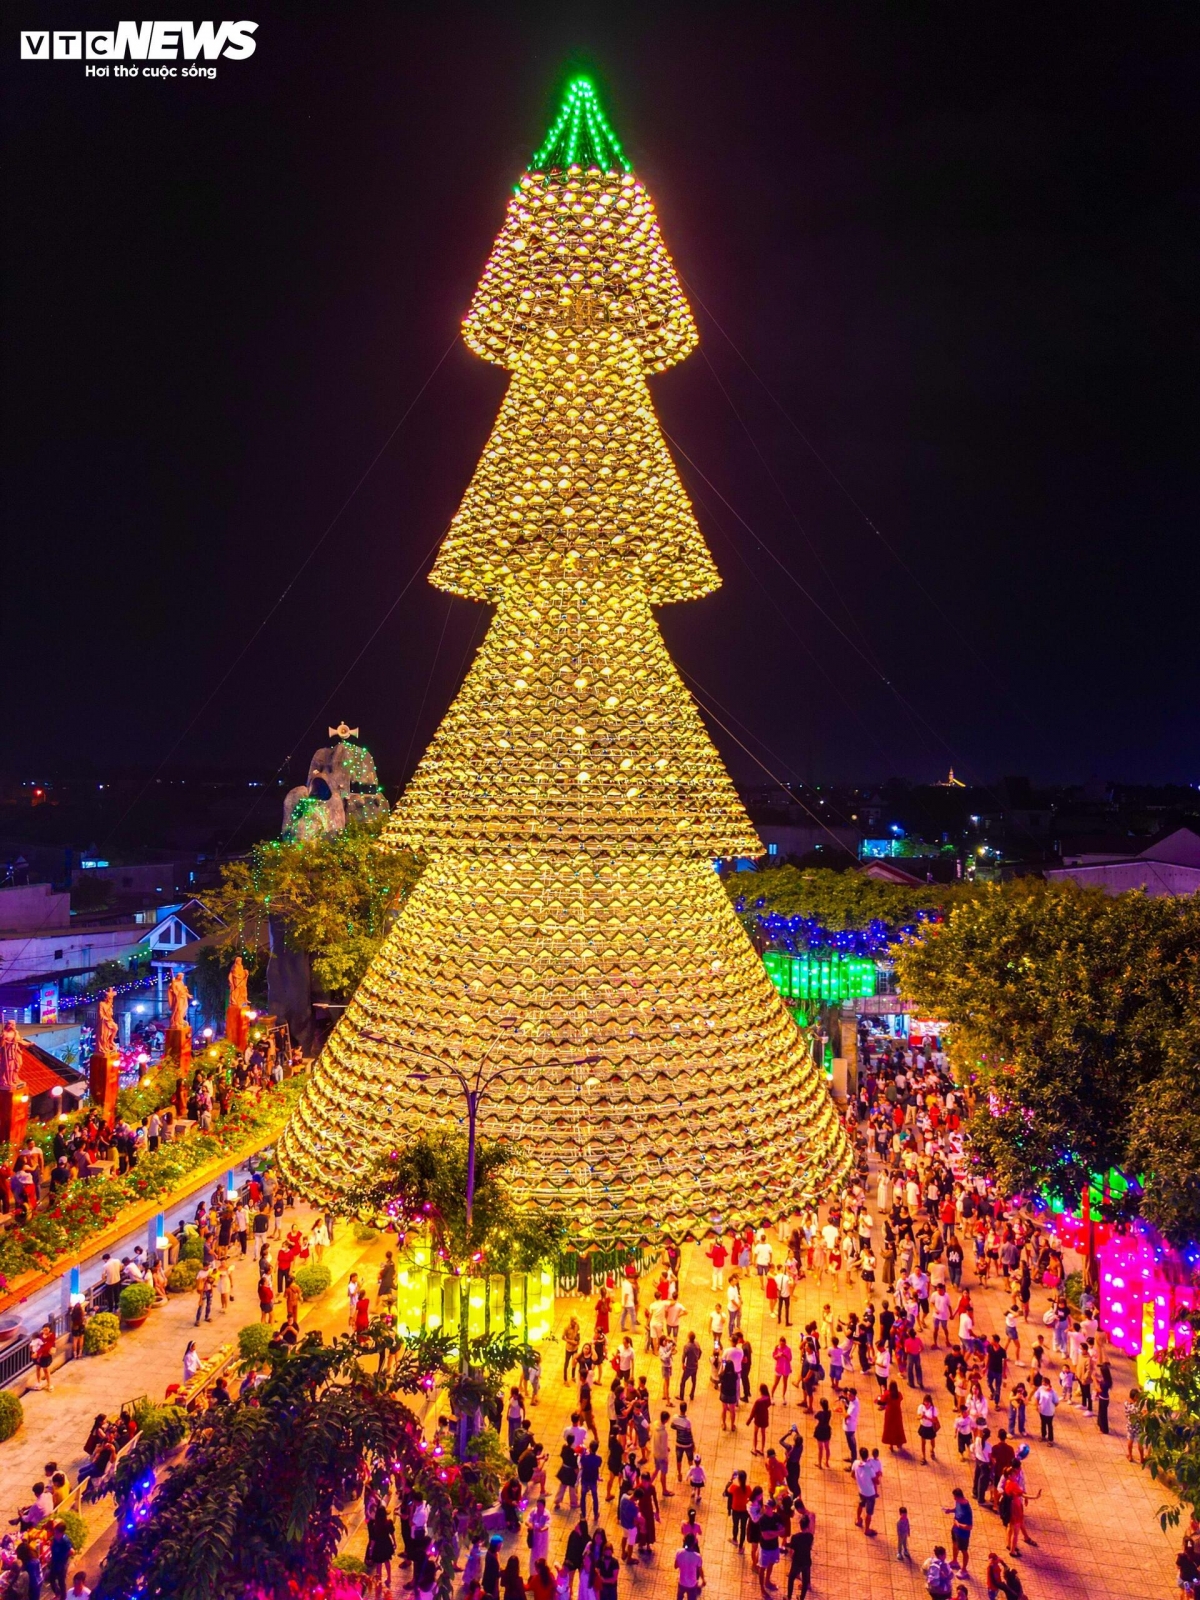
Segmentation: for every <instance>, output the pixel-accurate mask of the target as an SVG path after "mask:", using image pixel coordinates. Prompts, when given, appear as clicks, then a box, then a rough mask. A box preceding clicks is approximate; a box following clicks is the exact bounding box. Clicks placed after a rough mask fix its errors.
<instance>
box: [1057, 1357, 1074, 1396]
mask: <svg viewBox="0 0 1200 1600" xmlns="http://www.w3.org/2000/svg"><path fill="white" fill-rule="evenodd" d="M1058 1385H1059V1388H1060V1389H1061V1390H1062V1397H1063V1399H1064V1400H1065V1401H1066V1402H1067V1404H1068V1405H1069V1404H1070V1403H1071V1397H1072V1395H1073V1394H1074V1393H1075V1368H1074V1367H1073V1366H1072V1365H1071V1362H1070V1360H1069V1358H1068V1357H1066V1356H1064V1357H1063V1364H1062V1371H1061V1372H1060V1373H1059V1375H1058Z"/></svg>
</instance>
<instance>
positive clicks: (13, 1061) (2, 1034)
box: [0, 1017, 24, 1089]
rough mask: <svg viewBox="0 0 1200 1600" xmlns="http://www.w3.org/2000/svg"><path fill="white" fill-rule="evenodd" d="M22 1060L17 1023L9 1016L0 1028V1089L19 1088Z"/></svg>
mask: <svg viewBox="0 0 1200 1600" xmlns="http://www.w3.org/2000/svg"><path fill="white" fill-rule="evenodd" d="M23 1061H24V1051H23V1050H22V1048H21V1035H20V1034H19V1033H18V1032H17V1025H16V1023H15V1022H14V1021H13V1020H12V1018H11V1017H10V1018H9V1020H8V1021H7V1022H6V1023H5V1024H4V1027H3V1028H2V1029H0V1089H19V1088H20V1087H21V1065H22V1062H23Z"/></svg>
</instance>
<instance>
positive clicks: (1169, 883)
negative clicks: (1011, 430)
mask: <svg viewBox="0 0 1200 1600" xmlns="http://www.w3.org/2000/svg"><path fill="white" fill-rule="evenodd" d="M1046 877H1047V878H1048V879H1049V880H1050V881H1051V882H1054V881H1055V880H1058V879H1063V878H1070V879H1071V880H1072V881H1073V882H1075V883H1078V884H1080V885H1082V886H1084V887H1091V888H1096V889H1103V890H1104V892H1105V894H1123V893H1124V892H1125V890H1127V889H1144V890H1145V892H1146V893H1147V894H1150V895H1164V894H1171V895H1184V894H1195V893H1196V891H1197V890H1198V889H1200V834H1198V833H1195V832H1194V831H1193V830H1192V829H1191V828H1173V829H1171V830H1170V831H1169V832H1167V833H1164V834H1161V835H1160V836H1159V837H1158V838H1157V839H1153V840H1151V842H1150V843H1149V844H1148V845H1146V846H1145V848H1144V849H1142V850H1139V851H1138V852H1137V853H1136V854H1128V853H1122V852H1109V851H1097V852H1087V851H1082V852H1080V853H1078V854H1071V853H1064V855H1063V864H1062V866H1061V867H1048V868H1047V869H1046Z"/></svg>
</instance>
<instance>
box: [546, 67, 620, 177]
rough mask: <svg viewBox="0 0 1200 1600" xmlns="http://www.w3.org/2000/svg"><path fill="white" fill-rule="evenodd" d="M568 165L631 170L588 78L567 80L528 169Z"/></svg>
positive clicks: (612, 170)
mask: <svg viewBox="0 0 1200 1600" xmlns="http://www.w3.org/2000/svg"><path fill="white" fill-rule="evenodd" d="M568 167H584V168H591V167H594V168H595V169H596V170H597V171H599V172H632V171H633V167H632V166H631V164H630V162H629V161H628V159H627V158H626V155H625V152H624V151H623V150H622V149H621V143H620V140H619V139H618V138H617V136H616V134H615V133H614V132H613V131H612V128H611V127H610V126H609V122H608V118H607V117H606V116H605V115H604V112H603V110H602V109H601V106H600V101H599V98H598V96H597V94H596V90H595V86H594V85H593V83H592V81H591V79H590V78H572V79H571V81H570V83H569V84H568V85H567V92H566V94H565V96H564V97H563V103H562V105H561V106H560V107H559V111H558V115H557V116H556V117H555V119H554V123H553V125H552V126H551V128H550V131H549V133H548V134H547V135H546V137H545V140H544V141H543V143H542V146H541V149H540V150H538V151H537V152H536V153H535V154H534V156H533V159H532V160H531V161H530V163H529V171H530V172H555V171H559V170H564V171H565V170H566V168H568Z"/></svg>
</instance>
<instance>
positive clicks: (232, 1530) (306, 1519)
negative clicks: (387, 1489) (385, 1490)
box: [94, 1324, 458, 1600]
mask: <svg viewBox="0 0 1200 1600" xmlns="http://www.w3.org/2000/svg"><path fill="white" fill-rule="evenodd" d="M397 1344H398V1341H396V1340H395V1339H394V1338H391V1337H389V1336H387V1335H386V1334H385V1333H384V1332H383V1330H382V1328H381V1325H379V1324H376V1325H375V1326H374V1328H373V1330H372V1332H371V1334H369V1335H368V1338H367V1340H366V1342H365V1344H362V1345H360V1344H358V1343H356V1341H354V1340H353V1339H349V1338H345V1337H343V1338H339V1339H337V1340H335V1341H334V1342H333V1343H331V1344H328V1345H324V1344H322V1343H321V1342H320V1338H319V1336H318V1335H315V1334H310V1335H309V1336H308V1337H307V1338H305V1339H304V1340H302V1341H301V1343H300V1344H299V1345H298V1346H297V1347H296V1349H295V1350H294V1351H293V1352H288V1351H287V1350H286V1349H285V1348H279V1349H271V1350H268V1352H267V1359H268V1360H269V1362H270V1372H269V1374H268V1376H267V1377H266V1379H265V1381H264V1382H263V1383H262V1384H261V1385H260V1386H259V1387H258V1388H257V1389H256V1390H255V1394H254V1402H253V1404H251V1403H249V1402H246V1401H235V1402H234V1403H233V1404H232V1405H229V1406H223V1407H219V1408H217V1409H215V1410H212V1411H207V1412H204V1413H202V1414H200V1415H199V1416H198V1417H197V1418H196V1421H195V1423H194V1427H193V1432H192V1434H191V1436H190V1439H189V1440H188V1443H187V1447H186V1450H185V1452H184V1454H183V1456H182V1458H181V1459H177V1460H175V1461H174V1462H173V1463H172V1464H169V1465H166V1466H164V1465H163V1462H164V1460H166V1459H167V1458H168V1457H169V1455H170V1454H171V1453H172V1451H173V1450H174V1449H175V1444H174V1443H173V1433H174V1430H173V1429H164V1430H163V1432H162V1434H160V1436H159V1438H158V1439H157V1440H154V1439H152V1440H149V1441H147V1442H146V1444H145V1446H144V1447H143V1445H142V1442H141V1440H140V1439H139V1441H138V1443H137V1444H135V1445H134V1447H133V1449H132V1450H131V1451H130V1462H131V1464H130V1466H129V1469H128V1470H127V1471H126V1472H125V1473H123V1474H122V1478H121V1482H120V1484H119V1485H118V1502H119V1508H120V1510H121V1512H122V1513H124V1512H125V1511H126V1509H127V1508H128V1505H129V1503H130V1498H131V1496H133V1495H135V1494H136V1493H138V1492H139V1489H138V1485H139V1484H144V1483H145V1482H146V1480H147V1478H148V1477H149V1476H150V1474H151V1473H152V1472H154V1471H156V1470H157V1473H158V1482H157V1484H156V1486H155V1488H154V1490H153V1498H152V1500H151V1503H150V1508H149V1514H148V1515H147V1516H145V1517H141V1518H130V1517H127V1516H125V1515H123V1514H122V1515H121V1516H119V1518H118V1528H119V1532H118V1536H117V1539H116V1541H115V1543H114V1545H113V1547H112V1550H111V1552H110V1554H109V1556H108V1559H107V1561H106V1563H105V1565H104V1568H103V1571H102V1572H101V1575H100V1578H99V1580H98V1582H97V1584H96V1588H95V1591H94V1592H95V1594H96V1596H97V1600H117V1597H121V1600H124V1597H125V1596H128V1595H131V1594H138V1595H144V1596H147V1597H166V1596H171V1597H172V1600H242V1597H243V1596H244V1595H245V1594H247V1593H250V1592H253V1593H256V1594H259V1595H260V1596H262V1597H264V1600H285V1597H287V1596H294V1594H295V1593H297V1592H303V1593H309V1592H312V1591H313V1590H315V1589H316V1587H317V1586H319V1585H322V1584H325V1583H327V1582H328V1579H329V1570H330V1565H331V1563H332V1561H333V1558H334V1556H335V1555H336V1553H337V1549H338V1546H339V1544H340V1543H341V1540H342V1538H343V1536H344V1534H345V1520H344V1515H343V1513H344V1510H345V1508H346V1507H348V1506H349V1505H351V1504H353V1503H354V1502H355V1501H357V1499H358V1497H359V1496H360V1494H361V1493H362V1489H363V1483H364V1477H365V1476H368V1475H371V1474H378V1475H386V1474H388V1473H389V1472H391V1471H393V1470H395V1468H396V1467H397V1466H399V1467H400V1468H401V1469H402V1470H403V1471H404V1473H405V1474H406V1476H407V1478H408V1480H409V1481H410V1482H411V1483H413V1484H414V1485H415V1486H416V1487H418V1488H419V1489H421V1490H422V1491H423V1492H424V1494H425V1497H426V1499H427V1500H428V1501H429V1504H430V1508H431V1531H432V1533H433V1536H434V1541H435V1549H436V1552H437V1556H438V1559H439V1564H440V1578H439V1594H440V1595H441V1597H442V1600H449V1595H450V1592H451V1588H452V1585H453V1580H454V1560H455V1555H456V1549H457V1542H456V1540H455V1537H454V1513H455V1509H456V1500H455V1497H456V1492H457V1490H458V1478H457V1469H454V1470H453V1471H452V1472H450V1473H446V1472H445V1470H444V1463H442V1464H439V1462H438V1461H437V1460H436V1459H434V1458H432V1453H431V1452H429V1451H427V1450H426V1449H424V1448H423V1438H422V1433H421V1428H420V1424H419V1422H418V1420H417V1418H416V1417H415V1416H414V1414H413V1412H412V1411H411V1410H410V1409H409V1407H408V1406H407V1405H406V1404H404V1403H403V1401H402V1400H401V1399H400V1395H401V1394H415V1393H418V1392H419V1391H420V1390H421V1389H422V1388H423V1386H424V1384H425V1383H426V1382H427V1381H428V1377H429V1374H428V1372H427V1371H426V1370H423V1368H422V1363H421V1361H420V1360H417V1359H414V1358H413V1357H412V1355H411V1354H409V1355H407V1356H406V1355H404V1354H403V1353H400V1354H398V1356H397V1359H396V1360H395V1361H394V1363H391V1364H390V1365H389V1367H388V1370H387V1371H377V1372H368V1371H367V1369H366V1361H367V1360H368V1359H369V1358H370V1357H372V1356H376V1357H378V1356H382V1355H383V1354H385V1353H387V1352H388V1351H390V1350H392V1349H393V1348H395V1347H396V1345H397ZM134 1458H136V1459H134Z"/></svg>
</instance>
